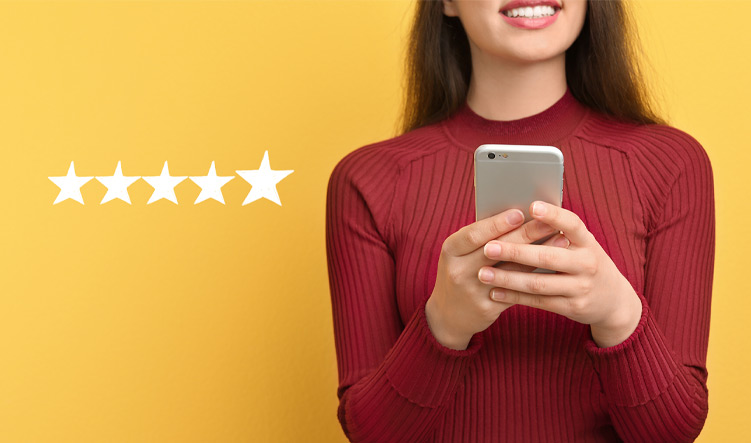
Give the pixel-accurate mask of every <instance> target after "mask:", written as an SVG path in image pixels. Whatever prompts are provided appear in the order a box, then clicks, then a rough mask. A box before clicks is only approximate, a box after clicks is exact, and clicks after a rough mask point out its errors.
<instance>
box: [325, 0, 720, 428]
mask: <svg viewBox="0 0 751 443" xmlns="http://www.w3.org/2000/svg"><path fill="white" fill-rule="evenodd" d="M627 17H628V16H627V14H626V12H625V10H624V5H623V4H622V3H621V1H617V0H611V1H592V2H589V3H587V1H586V0H530V1H527V0H522V1H517V0H514V1H511V2H509V0H443V1H442V2H438V1H420V2H418V6H417V11H416V16H415V21H414V25H413V29H412V33H411V43H410V51H409V60H408V62H409V64H408V66H409V68H410V70H409V71H410V74H409V81H408V88H407V95H406V97H407V100H406V105H405V113H404V127H403V129H404V131H403V133H402V134H401V135H399V136H397V137H395V138H392V139H389V140H385V141H381V142H378V143H374V144H371V145H367V146H364V147H361V148H359V149H357V150H355V151H353V152H351V153H350V154H348V155H347V156H345V157H344V158H343V159H342V160H341V161H340V162H339V163H338V164H337V165H336V167H335V168H334V170H333V172H332V174H331V177H330V180H329V186H328V195H327V213H326V245H327V254H328V266H329V282H330V288H331V300H332V306H333V319H334V332H335V339H336V351H337V358H338V369H339V389H338V396H339V399H340V404H339V410H338V417H339V420H340V422H341V425H342V428H343V430H344V432H345V434H346V435H347V437H348V438H349V439H350V440H352V441H385V442H391V441H394V442H412V441H434V442H486V441H487V442H490V441H493V442H496V441H509V442H524V441H530V442H573V441H576V442H589V441H591V442H606V441H607V442H610V441H631V442H648V441H693V440H694V438H695V437H696V436H697V435H698V434H699V432H700V431H701V429H702V426H703V424H704V421H705V419H706V415H707V410H708V405H707V386H706V381H707V374H708V373H707V369H706V355H707V340H708V333H709V314H710V300H711V290H712V275H713V268H714V240H715V237H714V194H713V180H712V169H711V165H710V162H709V159H708V157H707V155H706V153H705V151H704V149H703V148H702V146H701V145H700V144H699V143H698V142H697V141H696V140H695V139H694V138H692V137H691V136H690V135H688V134H686V133H685V132H682V131H680V130H678V129H675V128H673V127H671V126H668V125H667V124H666V123H665V122H664V121H662V120H661V119H659V117H657V116H655V114H654V113H653V112H652V111H651V110H650V106H649V105H648V100H647V96H646V94H645V92H644V90H645V89H644V87H643V85H642V79H641V77H640V74H639V69H638V64H637V59H636V57H635V54H636V53H637V51H635V50H634V46H633V45H632V43H631V42H632V41H633V40H631V39H630V36H631V32H630V31H629V29H630V27H629V25H628V20H627ZM484 143H505V144H535V145H552V146H556V147H558V148H559V149H560V150H561V151H562V152H563V155H564V159H565V172H564V189H563V207H556V206H554V205H550V204H546V203H544V202H534V203H533V204H532V205H531V206H530V213H531V214H533V220H532V221H529V222H527V223H523V220H522V213H521V211H519V210H516V209H512V210H508V211H505V212H503V213H500V214H497V215H495V216H492V217H489V218H486V219H484V220H479V221H475V220H474V209H475V208H474V191H473V155H472V154H473V152H474V150H475V148H476V147H477V146H479V145H481V144H484ZM499 192H502V190H499ZM552 233H556V235H555V236H553V237H552V238H551V239H550V240H548V241H547V242H546V243H545V244H543V245H533V244H531V243H533V242H535V241H536V240H538V239H541V238H544V237H546V236H548V235H550V234H552ZM501 261H503V262H505V263H502V264H499V262H501ZM537 267H541V268H547V269H552V270H555V271H557V272H556V273H554V274H540V273H532V272H530V271H531V270H533V269H534V268H537Z"/></svg>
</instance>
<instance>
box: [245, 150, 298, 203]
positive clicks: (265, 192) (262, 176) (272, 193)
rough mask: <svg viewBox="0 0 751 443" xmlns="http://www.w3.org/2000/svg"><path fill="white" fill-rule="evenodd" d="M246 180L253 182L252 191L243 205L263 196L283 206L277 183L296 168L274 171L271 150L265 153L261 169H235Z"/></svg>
mask: <svg viewBox="0 0 751 443" xmlns="http://www.w3.org/2000/svg"><path fill="white" fill-rule="evenodd" d="M235 172H237V174H238V175H239V176H240V177H242V178H243V179H244V180H245V181H246V182H248V183H250V184H251V186H252V187H251V188H250V192H249V193H248V196H247V197H245V201H244V202H243V206H245V205H247V204H248V203H252V202H254V201H256V200H258V199H259V198H261V197H264V198H267V199H269V200H271V201H272V202H274V203H276V204H277V205H279V206H281V205H282V203H281V201H280V200H279V193H278V192H277V191H276V184H277V183H279V182H280V181H281V180H282V179H283V178H284V177H286V176H288V175H289V174H291V173H292V172H294V170H292V169H289V170H286V171H274V170H272V169H271V168H270V167H269V151H266V152H264V153H263V160H262V161H261V167H260V169H253V170H250V171H235Z"/></svg>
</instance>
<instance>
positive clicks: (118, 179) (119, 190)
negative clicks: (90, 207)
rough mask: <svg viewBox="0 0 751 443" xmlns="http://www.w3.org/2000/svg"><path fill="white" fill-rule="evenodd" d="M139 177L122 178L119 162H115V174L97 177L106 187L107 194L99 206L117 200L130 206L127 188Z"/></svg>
mask: <svg viewBox="0 0 751 443" xmlns="http://www.w3.org/2000/svg"><path fill="white" fill-rule="evenodd" d="M139 178H141V177H123V170H122V168H121V166H120V161H118V162H117V167H116V168H115V174H114V175H111V176H108V177H97V178H96V179H97V180H99V182H101V183H102V184H103V185H104V186H106V187H107V193H106V194H104V198H102V201H101V203H99V204H100V205H103V204H105V203H107V202H108V201H110V200H114V199H116V198H119V199H120V200H122V201H124V202H126V203H128V204H130V196H129V195H128V186H130V185H132V184H133V182H135V181H136V180H138V179H139Z"/></svg>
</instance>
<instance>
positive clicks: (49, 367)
mask: <svg viewBox="0 0 751 443" xmlns="http://www.w3.org/2000/svg"><path fill="white" fill-rule="evenodd" d="M411 5H412V2H411V1H403V0H402V1H314V0H309V1H282V0H273V1H248V2H224V1H219V2H210V1H204V2H158V3H157V2H126V1H122V2H93V1H92V2H77V3H73V2H21V1H19V2H5V3H0V147H1V149H2V151H1V152H2V168H1V170H2V173H0V214H2V216H1V217H0V228H1V229H0V266H1V267H0V291H1V292H0V441H2V442H104V441H107V442H209V441H211V442H249V441H253V442H255V441H259V442H261V441H262V442H265V441H269V442H276V441H280V442H299V441H311V442H312V441H320V442H335V441H345V439H344V437H343V435H342V432H341V429H340V427H339V423H338V422H337V419H336V407H337V399H336V386H337V376H336V357H335V353H334V342H333V327H332V320H331V308H330V300H329V293H328V277H327V269H326V257H325V249H324V207H325V190H326V184H327V180H328V176H329V173H330V171H331V169H332V168H333V166H334V165H335V164H336V162H337V161H338V160H339V159H340V158H341V157H343V156H344V155H345V154H346V153H348V152H349V151H351V150H353V149H355V148H357V147H360V146H362V145H364V144H366V143H370V142H374V141H377V140H382V139H385V138H389V137H391V136H393V135H394V129H395V122H396V118H397V115H398V111H399V108H398V106H399V103H400V85H401V83H400V78H401V72H402V65H401V63H402V59H401V56H402V49H403V47H404V43H405V41H404V36H405V31H406V29H407V26H408V24H409V17H410V15H411ZM636 12H637V16H638V17H639V19H640V27H641V31H642V37H643V39H644V43H645V47H646V52H647V55H648V56H649V59H650V60H651V62H652V66H653V68H654V69H653V72H655V73H656V76H657V84H658V85H659V91H660V92H661V100H662V103H663V109H664V110H665V111H666V112H667V113H668V114H669V117H670V118H671V124H672V125H673V126H676V127H678V128H680V129H683V130H685V131H687V132H688V133H690V134H692V135H693V136H694V137H696V138H697V140H699V141H700V142H701V143H702V145H703V146H704V147H705V148H706V150H707V152H708V153H709V156H710V158H711V161H712V165H713V168H714V174H715V187H716V195H717V197H716V209H717V254H716V272H715V285H714V295H713V304H712V320H711V333H710V345H709V356H708V369H709V392H710V402H709V403H710V413H709V418H708V420H707V423H706V426H705V430H704V432H703V434H702V436H701V437H700V438H699V440H698V441H701V442H725V441H744V440H745V441H748V440H751V430H750V428H749V427H748V423H747V418H746V417H747V416H748V415H749V413H751V407H749V405H748V401H749V398H751V387H749V386H750V384H749V383H748V375H747V374H748V371H747V370H746V368H748V367H749V366H750V365H751V341H750V340H748V336H749V332H751V331H750V329H749V327H748V323H749V321H748V318H747V317H748V311H749V307H750V306H751V301H749V298H748V295H749V294H751V285H750V284H749V281H748V280H747V275H748V264H749V261H748V260H747V258H746V257H747V255H748V252H747V251H748V250H749V248H750V247H751V241H750V240H749V238H750V236H749V235H748V234H747V232H748V229H747V226H748V223H747V219H746V217H747V216H748V215H749V214H750V212H749V210H748V209H747V208H748V202H747V201H745V199H744V198H743V196H744V195H747V194H748V192H747V189H748V187H749V185H748V184H747V180H748V177H749V173H748V167H749V166H748V165H749V162H750V161H751V154H750V152H751V151H750V149H749V148H751V147H750V146H749V143H748V141H747V140H748V139H749V136H748V135H747V130H748V128H749V123H748V121H747V120H748V117H749V111H748V109H749V104H751V93H750V90H751V88H750V87H749V86H748V79H749V78H751V69H750V67H751V65H750V62H749V50H748V45H749V43H751V42H750V41H749V40H750V39H749V37H748V35H747V31H748V25H747V23H746V22H747V20H748V18H749V16H751V3H749V2H744V1H735V2H732V1H716V0H712V1H687V0H680V1H640V2H639V3H638V4H637V11H636ZM265 150H269V158H270V163H271V167H272V168H273V169H282V170H286V169H293V170H294V172H293V173H292V174H290V175H288V176H287V177H286V178H285V179H284V180H282V181H281V182H280V183H279V185H278V186H277V189H278V191H279V194H280V197H281V202H282V206H277V205H276V204H275V203H272V202H271V201H269V200H265V199H262V200H259V201H256V202H253V203H251V204H249V205H247V206H242V205H241V203H242V201H243V199H244V198H245V195H246V194H247V192H248V191H249V189H250V185H249V184H248V183H246V182H244V181H243V180H242V179H241V178H239V177H236V178H235V179H234V180H232V181H231V182H229V184H228V185H226V186H225V187H224V188H223V191H224V197H225V201H226V202H227V204H226V206H225V205H221V204H220V203H218V202H216V201H207V202H204V203H201V204H199V205H194V204H193V201H194V200H195V199H196V196H197V195H198V193H199V191H200V189H199V188H198V187H197V186H196V185H195V184H193V183H192V182H191V181H189V180H186V181H184V182H182V183H181V184H179V185H178V187H177V188H176V191H177V197H178V201H179V204H178V205H174V204H173V203H170V202H167V201H165V200H162V201H159V202H157V203H153V204H150V205H146V201H147V200H148V198H149V196H150V195H151V191H152V188H151V187H150V186H149V185H148V184H146V183H145V182H144V181H143V180H139V181H138V182H136V183H135V184H134V185H133V186H131V187H130V189H129V191H130V196H131V200H132V202H133V204H132V206H129V205H127V204H126V203H124V202H122V201H119V200H116V201H113V202H109V203H106V204H104V205H100V204H99V201H100V200H101V199H102V197H103V195H104V193H105V191H106V190H105V188H104V187H103V186H102V185H101V184H100V183H99V182H97V181H96V180H91V181H90V182H88V183H87V184H86V185H84V187H83V188H82V193H83V197H84V201H85V202H86V204H85V205H81V204H79V203H77V202H74V201H72V200H67V201H65V202H62V203H59V204H57V205H54V206H53V204H52V202H53V201H54V199H55V197H56V196H57V193H58V188H57V187H56V186H55V185H54V184H53V183H52V182H51V181H50V180H49V179H48V178H47V177H48V176H59V175H65V173H66V172H67V168H68V165H69V163H70V161H71V160H74V161H75V165H76V172H77V173H78V175H84V176H103V175H111V174H112V173H113V171H114V169H115V165H116V163H117V161H118V160H121V161H122V162H123V163H122V164H123V172H124V174H125V175H140V176H144V175H158V174H159V172H160V171H161V168H162V165H163V163H164V161H165V160H168V161H169V164H170V171H171V172H172V174H173V175H186V176H191V175H193V176H195V175H205V174H206V172H207V171H208V168H209V165H210V163H211V161H216V166H217V172H218V174H219V175H235V173H234V171H235V170H238V169H257V168H258V166H259V165H260V162H261V159H262V157H263V152H264V151H265ZM744 191H746V192H744ZM686 241H692V239H691V238H687V239H686Z"/></svg>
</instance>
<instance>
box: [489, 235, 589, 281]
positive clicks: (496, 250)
mask: <svg viewBox="0 0 751 443" xmlns="http://www.w3.org/2000/svg"><path fill="white" fill-rule="evenodd" d="M560 240H561V241H564V242H566V241H568V239H567V238H565V236H564V237H563V238H561V239H560ZM556 241H558V240H556ZM567 246H568V245H561V246H558V245H556V246H547V245H520V244H518V243H506V242H501V241H498V240H491V241H489V242H488V243H487V244H486V245H485V249H484V253H485V256H486V257H488V259H491V260H500V261H510V262H514V263H521V264H523V265H528V266H534V267H536V268H544V269H550V270H552V271H559V272H565V273H567V274H576V273H578V272H579V270H580V269H581V264H580V263H579V262H578V259H577V255H576V253H575V251H570V250H568V249H566V247H567Z"/></svg>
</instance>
